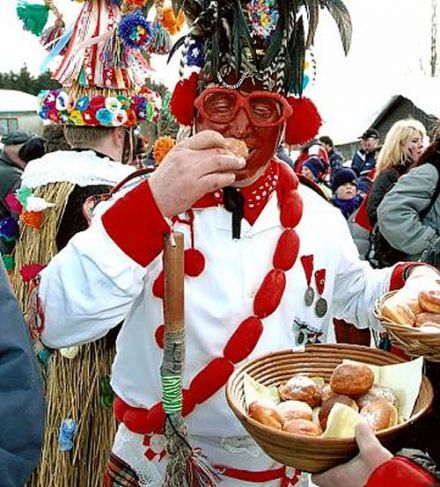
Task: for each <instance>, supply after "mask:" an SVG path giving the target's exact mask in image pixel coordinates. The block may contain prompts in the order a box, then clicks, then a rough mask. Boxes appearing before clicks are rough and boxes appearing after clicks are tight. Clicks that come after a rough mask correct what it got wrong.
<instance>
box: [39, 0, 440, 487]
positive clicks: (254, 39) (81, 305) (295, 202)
mask: <svg viewBox="0 0 440 487" xmlns="http://www.w3.org/2000/svg"><path fill="white" fill-rule="evenodd" d="M179 3H180V2H176V4H179ZM321 6H324V7H327V8H328V9H329V10H330V12H331V13H332V15H333V16H334V17H335V18H336V19H337V23H338V25H339V26H340V28H341V31H342V34H343V39H344V41H345V42H344V44H345V46H346V47H348V42H349V31H350V25H351V24H350V19H349V16H348V13H347V11H346V9H345V7H344V6H343V4H342V3H341V2H337V3H336V2H331V1H327V0H319V1H312V0H310V1H309V0H308V1H302V2H296V1H295V2H294V1H292V0H273V1H272V0H262V1H255V0H252V1H244V0H243V1H238V0H222V1H217V0H191V1H189V0H188V1H186V2H184V3H183V8H184V9H185V12H186V14H187V17H188V18H189V21H190V23H191V28H190V31H189V33H188V34H187V35H186V36H185V37H184V38H183V39H182V40H181V41H180V42H179V43H178V44H177V46H176V49H177V47H178V46H182V53H183V54H182V55H183V59H182V63H181V68H182V69H181V71H182V75H183V78H182V80H181V82H179V84H178V85H177V86H176V89H175V91H174V94H173V97H172V101H171V109H172V111H173V113H174V115H175V116H176V118H177V119H178V121H179V122H180V123H181V124H182V125H186V126H190V128H191V130H192V132H193V135H192V136H190V137H189V138H187V139H186V140H182V141H180V142H179V143H177V144H176V145H175V146H174V147H173V148H172V149H171V150H170V152H169V153H168V154H167V155H166V156H165V158H164V159H163V161H162V162H161V164H160V166H159V168H158V169H157V170H156V171H155V172H154V173H153V175H152V176H151V177H150V178H149V179H142V180H140V181H138V182H137V184H135V185H133V184H127V185H126V186H125V187H124V188H123V190H121V191H119V192H117V193H116V194H115V195H114V197H113V198H112V199H110V200H108V201H106V202H103V203H101V204H100V205H99V206H98V207H97V208H96V209H95V214H94V219H93V221H92V224H91V226H90V228H89V229H87V230H86V231H85V232H82V233H80V234H78V235H76V236H75V237H74V238H73V239H72V240H71V241H70V242H69V244H68V245H67V246H66V247H65V248H64V249H63V250H62V251H61V252H60V253H59V254H58V255H57V256H56V258H55V259H53V260H52V261H51V263H50V264H49V265H48V266H47V267H46V268H45V269H44V270H43V271H42V272H41V283H40V287H39V299H40V303H41V307H40V311H41V314H40V318H41V319H43V321H44V324H45V326H44V330H42V339H43V341H44V342H45V343H46V344H47V345H48V346H50V347H63V346H72V345H75V344H78V343H84V342H87V341H91V340H95V339H96V338H99V337H101V336H103V335H105V334H106V333H108V331H109V330H111V329H112V328H113V327H115V326H116V325H117V324H119V323H121V322H122V321H123V322H124V324H123V326H122V328H121V331H120V333H119V335H118V343H117V355H116V358H115V361H114V364H113V371H112V387H113V389H114V391H115V393H116V395H117V399H116V401H115V414H116V417H117V419H118V421H119V422H120V425H119V427H118V432H117V434H116V438H115V441H114V444H113V448H112V455H111V458H110V461H109V464H108V468H107V471H106V474H105V485H106V486H117V485H126V486H159V485H162V480H161V477H162V474H163V472H164V470H165V469H166V466H167V464H168V465H170V464H172V466H174V467H176V463H172V462H171V460H172V457H174V456H175V455H176V454H177V455H178V454H179V452H178V451H174V452H173V451H172V450H171V449H168V455H167V451H166V450H165V443H166V441H165V438H164V436H163V435H164V425H165V421H166V419H167V426H170V412H169V411H170V403H167V404H165V406H164V403H165V402H164V403H162V400H161V397H162V396H161V391H160V383H159V368H160V364H161V361H162V355H163V353H164V350H163V347H164V336H163V335H164V327H163V322H164V315H163V297H164V275H163V263H162V257H163V248H164V244H163V240H164V236H165V235H166V234H168V233H169V232H170V230H171V227H172V228H173V229H174V230H177V231H178V232H181V233H183V234H184V239H185V323H186V342H187V347H188V350H187V353H186V363H185V369H184V376H183V413H182V414H183V416H184V418H185V420H186V425H187V428H188V431H189V436H190V440H189V441H190V442H191V444H192V445H193V446H194V447H200V448H201V449H202V450H203V451H204V453H205V454H206V455H207V457H208V459H209V460H210V462H211V463H212V464H213V465H214V466H216V467H217V469H218V472H219V473H220V474H221V479H220V485H222V486H225V487H232V486H252V485H258V486H266V487H272V486H285V487H287V486H289V485H295V484H297V483H298V475H299V472H297V471H295V470H294V469H290V468H286V467H285V466H283V465H280V464H279V463H277V462H275V461H274V460H272V459H271V458H269V457H268V456H266V455H265V454H264V453H263V452H262V451H261V450H260V449H259V448H258V446H257V445H256V444H255V443H254V441H253V440H252V439H251V438H250V437H249V436H248V435H247V434H246V432H245V430H244V429H243V428H242V426H241V425H240V423H239V422H238V420H237V419H236V418H235V417H234V416H233V414H232V413H231V412H230V410H229V408H228V406H227V404H226V400H225V391H224V387H225V384H226V382H227V380H228V378H229V377H230V376H231V374H232V372H233V371H234V369H235V368H236V367H237V366H238V365H239V364H240V363H242V361H244V360H249V359H252V358H254V357H256V356H258V355H260V354H265V353H268V352H273V351H276V350H282V349H286V348H290V347H293V346H295V345H297V344H299V343H307V342H310V341H312V340H314V341H316V340H317V341H321V342H325V341H327V340H328V335H329V324H330V320H331V318H332V317H333V316H337V317H340V318H343V319H345V320H347V321H348V322H355V323H357V325H358V326H360V327H378V326H379V325H378V322H377V320H376V319H375V317H374V316H373V313H372V309H373V304H374V302H375V300H376V299H377V298H379V297H381V296H382V295H383V294H384V293H385V292H387V291H388V290H390V289H398V288H400V287H403V286H404V284H405V279H406V277H407V274H409V272H410V271H411V270H412V267H411V264H405V265H398V266H395V267H394V268H392V269H384V270H380V271H374V270H372V269H371V268H370V267H369V265H368V264H367V263H365V262H361V261H360V260H359V257H358V254H357V251H356V248H355V246H354V244H353V242H352V239H351V238H350V235H349V231H348V228H347V225H346V223H345V221H344V219H343V217H342V216H341V215H340V213H339V212H338V211H337V210H336V209H334V208H333V207H331V206H330V205H328V203H327V202H325V201H324V200H323V199H322V198H321V197H320V196H319V195H317V194H316V193H315V192H314V191H313V190H311V189H309V188H308V187H306V186H303V185H302V184H301V183H300V182H299V181H298V179H297V177H296V176H295V174H294V173H293V172H292V171H291V170H290V169H289V167H288V166H287V165H286V164H284V163H282V162H280V161H278V160H277V159H276V158H275V157H274V153H275V151H276V148H277V147H278V145H279V143H280V140H281V139H282V137H284V139H285V140H286V142H287V143H288V144H296V143H302V142H305V141H306V140H308V139H311V138H313V137H314V136H315V135H316V131H317V128H318V127H319V117H318V115H317V113H316V110H315V109H314V107H313V105H312V104H311V102H310V101H309V100H307V99H305V98H302V97H301V92H302V88H303V74H304V73H303V64H304V53H305V49H306V47H307V46H308V45H310V44H311V42H312V40H313V34H314V31H315V28H316V24H317V20H318V14H319V8H320V7H321ZM177 7H178V5H177ZM300 7H301V8H300ZM304 15H305V16H307V17H308V25H309V28H308V31H307V33H306V32H305V27H304V19H303V17H304ZM283 134H284V135H283ZM418 274H419V275H423V279H424V280H426V281H427V282H429V283H434V281H435V278H437V274H436V273H435V272H434V271H432V270H430V269H428V270H425V269H422V270H420V269H419V268H417V269H416V270H415V271H413V272H412V273H411V275H410V276H409V278H408V281H407V285H405V287H404V289H407V286H408V284H410V282H411V281H412V282H414V279H416V277H417V275H418ZM411 289H413V288H411V287H410V290H409V291H407V292H408V293H410V294H411V292H414V291H411ZM401 306H406V304H405V302H403V304H401ZM59 316H63V317H64V319H63V321H62V322H60V321H58V320H57V317H59ZM298 324H301V326H299V325H298ZM165 353H166V351H165ZM168 392H169V391H168ZM167 397H168V398H169V399H170V402H171V405H176V406H179V407H180V401H181V396H179V394H178V393H176V395H175V396H174V395H172V397H171V396H167ZM164 407H165V408H166V409H167V413H165V410H164ZM185 441H186V440H185ZM187 467H188V472H190V474H189V475H188V476H187V477H186V479H185V475H184V474H185V472H183V475H181V478H182V477H183V478H184V480H182V481H181V482H180V483H178V482H176V481H174V479H175V476H176V475H178V474H179V472H178V471H176V470H175V471H174V472H171V473H170V471H169V469H167V475H168V476H167V479H166V485H179V486H183V485H184V486H190V485H191V486H193V485H205V486H209V485H211V486H212V485H215V483H216V476H215V475H209V473H208V472H207V471H206V470H205V471H204V474H203V475H200V472H198V473H197V474H196V475H195V476H194V477H191V474H193V473H194V469H193V465H189V466H188V465H187ZM185 468H186V467H185ZM201 479H202V480H201Z"/></svg>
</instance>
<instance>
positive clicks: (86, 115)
mask: <svg viewBox="0 0 440 487" xmlns="http://www.w3.org/2000/svg"><path fill="white" fill-rule="evenodd" d="M82 116H83V119H84V122H85V124H86V125H90V126H95V125H99V122H98V120H96V116H95V112H94V111H93V110H90V109H87V110H84V112H83V113H82Z"/></svg>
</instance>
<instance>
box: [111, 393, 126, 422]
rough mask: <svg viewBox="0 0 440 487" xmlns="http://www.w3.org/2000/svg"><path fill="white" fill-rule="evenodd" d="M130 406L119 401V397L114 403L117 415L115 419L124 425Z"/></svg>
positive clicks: (114, 411)
mask: <svg viewBox="0 0 440 487" xmlns="http://www.w3.org/2000/svg"><path fill="white" fill-rule="evenodd" d="M128 408H129V407H128V405H127V404H125V402H124V401H122V400H121V399H119V397H118V396H116V397H115V400H114V401H113V413H114V415H115V418H116V419H117V420H118V421H119V422H120V423H122V422H123V421H124V415H125V413H126V412H127V410H128Z"/></svg>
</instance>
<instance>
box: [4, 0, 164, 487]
mask: <svg viewBox="0 0 440 487" xmlns="http://www.w3.org/2000/svg"><path fill="white" fill-rule="evenodd" d="M82 3H83V5H82V9H81V10H80V12H79V15H78V17H77V19H76V21H75V22H74V24H73V25H72V26H71V27H70V28H67V27H66V26H65V23H64V21H63V18H62V14H61V12H60V11H59V10H58V9H57V7H56V6H55V5H54V3H53V0H45V2H44V4H36V3H30V4H27V3H25V2H22V1H20V2H18V6H17V13H18V15H19V17H20V18H21V19H22V20H23V22H24V26H25V28H26V29H27V30H30V31H31V32H32V33H34V34H36V35H39V36H40V38H41V43H42V44H43V45H44V46H45V47H46V48H47V50H48V51H49V53H48V59H47V61H46V62H45V65H46V64H48V63H49V62H51V61H52V60H53V59H55V58H56V60H58V64H57V65H56V69H55V70H54V72H53V77H54V79H56V80H57V81H58V82H59V83H60V84H61V85H62V87H61V88H60V89H54V90H45V91H43V92H41V93H40V95H39V115H40V117H41V118H42V119H43V120H45V121H46V123H47V122H50V123H56V124H61V125H63V126H65V127H69V128H72V129H73V131H75V130H76V129H77V128H78V127H80V129H79V130H82V131H84V130H86V131H89V132H91V131H92V130H101V132H102V133H107V134H108V133H109V132H111V131H112V130H121V131H123V132H122V134H123V137H124V151H122V150H121V151H120V158H121V159H119V160H118V161H117V160H113V159H112V157H109V156H108V155H107V154H103V153H100V152H99V151H96V150H92V149H91V146H90V147H88V146H87V144H84V143H81V144H80V145H81V147H74V148H72V150H70V151H56V152H53V153H50V154H47V155H46V156H44V157H43V158H41V159H38V160H34V161H32V163H30V164H29V165H28V166H27V168H26V171H25V172H24V174H23V177H22V185H21V188H20V189H19V191H18V192H17V194H16V197H15V199H12V200H11V202H10V203H11V205H12V206H13V207H14V211H15V212H17V213H19V214H20V222H21V225H20V227H21V231H20V240H19V243H18V245H17V247H16V250H15V271H14V274H13V283H14V287H15V291H16V293H17V296H18V298H19V301H20V303H21V305H22V307H23V309H24V312H25V315H26V317H27V319H28V322H29V323H30V326H31V333H32V336H33V338H34V344H35V349H36V353H37V356H38V359H39V361H40V364H41V369H42V372H43V375H44V376H45V379H46V396H47V403H48V410H47V417H46V429H45V441H44V447H43V451H42V456H41V463H40V466H39V468H38V470H37V471H36V473H35V474H34V476H33V478H32V480H31V482H30V485H32V486H44V487H49V486H53V487H79V486H84V487H86V486H87V487H93V486H96V487H98V486H100V485H101V483H102V471H103V469H104V466H105V464H106V462H107V458H108V450H109V448H110V446H111V443H112V440H113V437H114V433H115V421H114V418H113V415H112V403H113V397H114V394H113V391H112V390H111V387H110V385H109V375H110V368H111V363H112V360H113V356H114V336H113V337H106V338H105V339H102V340H98V341H95V342H94V343H91V344H87V345H82V346H79V347H73V348H70V349H64V350H61V351H51V350H49V349H47V348H46V347H44V346H43V344H42V343H41V341H40V339H39V332H40V330H38V328H37V327H35V326H34V317H35V315H36V314H37V313H38V304H36V303H35V302H34V301H32V298H33V295H34V294H35V292H34V289H35V284H36V283H37V282H38V273H39V271H40V270H41V269H42V268H44V266H46V265H47V264H48V263H49V262H50V260H51V259H52V258H53V257H54V256H55V255H56V254H57V252H58V251H59V250H61V249H62V248H63V247H64V246H65V245H66V244H67V242H68V241H69V239H70V238H71V237H72V236H73V235H74V234H76V233H77V232H79V231H82V230H85V229H86V228H87V227H88V224H89V220H90V218H91V211H92V209H93V205H94V202H93V200H94V199H96V198H98V197H99V195H102V194H105V193H107V192H109V191H110V189H111V188H112V187H113V186H115V185H116V184H117V183H118V182H119V181H120V180H122V179H124V178H125V177H126V176H127V175H129V174H130V173H131V172H133V170H134V168H132V167H131V166H129V165H127V164H122V163H121V162H120V161H122V159H125V160H124V161H123V162H125V163H126V162H129V159H130V158H131V156H132V153H133V144H134V138H133V128H134V127H136V125H138V124H139V123H141V122H142V121H150V122H153V121H154V120H156V119H157V117H158V113H159V110H160V103H161V100H160V97H159V96H158V95H157V94H156V93H155V92H152V91H150V90H148V89H146V88H143V87H142V86H141V85H142V84H143V80H144V79H145V76H146V74H147V72H148V66H149V65H148V62H147V60H146V58H145V57H144V54H143V51H142V49H143V48H144V47H143V46H144V45H143V44H141V42H144V44H145V45H146V42H147V40H148V36H149V35H150V34H151V31H149V30H148V29H149V28H150V27H149V25H150V24H149V23H147V22H146V20H145V19H144V18H143V17H142V18H140V16H139V15H138V17H136V19H135V20H136V22H135V23H134V24H133V22H132V24H130V18H131V17H130V15H132V12H131V9H130V8H129V6H128V5H126V6H125V7H126V8H125V12H124V13H122V12H121V7H122V2H117V1H116V2H115V1H111V0H87V1H84V2H82ZM49 14H50V15H51V17H53V18H54V19H55V22H54V25H53V26H50V27H48V28H46V29H45V23H46V21H48V17H49ZM124 22H125V25H126V29H125V31H124V32H125V37H124V36H123V34H122V32H123V26H124ZM139 23H141V24H142V25H144V27H145V28H144V30H142V29H141V28H139V29H137V27H138V26H139ZM118 32H121V37H119V34H118ZM133 32H134V33H135V34H136V35H132V34H133ZM150 40H151V39H150ZM124 42H126V43H127V42H128V43H129V45H127V44H124ZM130 42H131V43H130ZM136 42H138V45H136ZM150 47H151V49H153V47H154V46H150ZM59 55H60V56H59ZM96 128H98V129H96ZM106 131H107V132H106ZM102 133H101V136H102ZM90 141H91V143H92V142H93V137H90ZM86 202H87V205H86ZM63 319H64V318H63V317H62V316H59V317H58V320H60V321H62V320H63Z"/></svg>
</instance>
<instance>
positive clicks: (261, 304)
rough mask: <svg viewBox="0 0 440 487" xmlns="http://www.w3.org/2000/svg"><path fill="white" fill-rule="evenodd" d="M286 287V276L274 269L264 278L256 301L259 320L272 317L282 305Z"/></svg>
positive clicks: (255, 308) (256, 313)
mask: <svg viewBox="0 0 440 487" xmlns="http://www.w3.org/2000/svg"><path fill="white" fill-rule="evenodd" d="M285 287H286V274H285V273H284V272H283V271H281V270H280V269H272V270H270V271H269V272H268V273H267V274H266V277H265V278H264V281H263V282H262V284H261V286H260V289H259V290H258V291H257V294H256V296H255V300H254V314H255V315H257V316H258V317H259V318H266V317H267V316H270V315H271V314H272V313H273V312H274V311H275V310H276V309H277V307H278V305H279V304H280V301H281V298H282V297H283V293H284V289H285Z"/></svg>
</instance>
